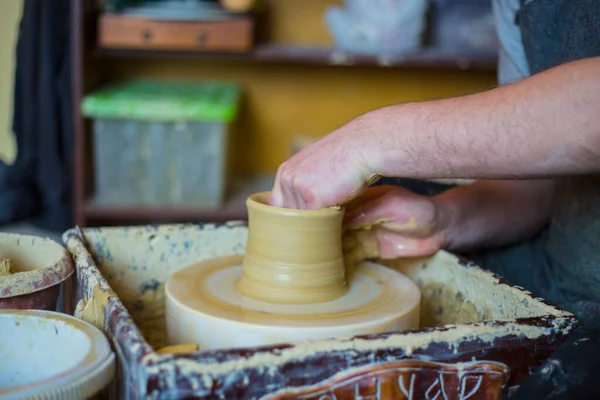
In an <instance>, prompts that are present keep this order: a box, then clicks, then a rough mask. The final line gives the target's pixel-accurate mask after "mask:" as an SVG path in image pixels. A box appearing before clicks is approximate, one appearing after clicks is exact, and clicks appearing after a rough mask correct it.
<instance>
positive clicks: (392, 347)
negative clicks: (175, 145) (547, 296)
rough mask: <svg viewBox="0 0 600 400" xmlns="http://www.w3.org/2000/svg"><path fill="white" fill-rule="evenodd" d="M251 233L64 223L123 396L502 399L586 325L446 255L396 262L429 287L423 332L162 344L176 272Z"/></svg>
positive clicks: (239, 226)
mask: <svg viewBox="0 0 600 400" xmlns="http://www.w3.org/2000/svg"><path fill="white" fill-rule="evenodd" d="M246 237H247V228H246V226H245V225H244V224H243V223H233V222H232V223H228V224H224V225H212V224H210V225H201V226H197V225H165V226H145V227H131V228H88V229H84V230H78V229H73V230H69V231H67V232H65V234H64V236H63V239H64V241H65V243H66V245H67V248H68V249H69V251H70V253H71V254H72V256H73V258H74V260H75V262H76V266H77V279H78V299H79V302H78V304H77V309H76V312H75V314H76V315H77V316H78V317H80V318H83V319H84V320H86V321H88V322H91V323H93V324H95V325H96V326H98V327H99V328H101V329H103V330H104V332H105V333H106V334H107V336H108V337H109V339H110V340H111V342H112V344H113V345H114V348H115V351H116V353H117V355H118V360H119V367H118V376H117V379H116V380H115V383H114V384H113V386H112V387H111V389H110V390H111V391H112V392H113V395H114V398H119V399H140V398H156V399H177V398H206V399H240V398H243V399H254V398H263V399H322V400H324V399H329V400H331V399H354V398H373V399H377V398H381V399H383V398H394V399H415V400H416V399H463V400H466V399H471V400H475V399H480V400H481V399H499V398H501V396H502V395H503V394H506V391H507V388H509V387H511V386H513V387H514V386H515V385H519V383H520V382H521V381H522V379H523V378H525V377H527V376H528V375H529V374H530V373H531V371H532V370H533V369H534V368H535V367H537V366H539V365H540V364H541V363H542V362H543V361H544V360H545V359H547V358H548V357H549V355H550V354H551V352H552V351H553V350H554V349H555V348H556V347H557V346H558V345H559V344H560V343H561V342H562V341H563V340H564V339H565V338H566V335H567V334H568V333H569V332H570V331H571V330H572V329H573V328H574V327H575V325H576V324H577V321H576V319H575V318H574V317H573V315H571V314H570V313H567V312H565V311H562V310H560V309H557V308H556V307H553V306H552V305H549V304H547V303H546V302H545V301H544V300H542V299H538V298H534V297H532V296H531V294H530V293H528V292H526V291H524V290H523V289H522V288H519V287H516V286H512V285H510V284H508V283H506V282H504V281H502V280H501V279H499V278H497V277H495V276H494V275H492V274H490V273H488V272H486V271H484V270H482V269H480V268H478V267H477V266H475V265H472V264H469V263H468V262H466V261H464V260H461V259H459V258H457V257H455V256H453V255H451V254H449V253H446V252H439V253H438V254H436V255H435V256H433V257H430V258H423V259H410V260H396V261H394V262H390V263H387V264H388V265H389V266H390V267H392V268H397V269H398V270H400V271H402V272H403V273H405V274H406V275H407V276H408V277H409V278H411V279H412V280H413V281H414V282H416V283H417V284H418V286H419V287H420V289H421V292H422V309H421V324H422V326H421V328H420V329H419V330H416V331H410V332H399V333H388V334H380V335H369V336H363V337H354V338H338V339H331V340H319V341H314V342H304V343H295V344H283V345H278V346H271V347H264V348H252V349H236V350H222V351H211V352H202V351H199V352H193V353H175V354H165V353H158V352H156V351H155V350H157V349H159V348H161V347H163V346H164V345H165V332H164V326H165V316H164V284H165V281H166V280H167V277H168V276H170V275H171V274H172V273H173V272H174V271H176V270H178V269H180V268H184V267H186V266H189V265H190V264H192V263H196V262H198V261H202V260H207V259H211V258H215V257H220V256H225V255H230V254H243V252H244V249H245V242H246ZM224 334H227V333H226V332H224ZM369 396H370V397H369Z"/></svg>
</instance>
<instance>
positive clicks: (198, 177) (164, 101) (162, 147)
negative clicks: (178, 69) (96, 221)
mask: <svg viewBox="0 0 600 400" xmlns="http://www.w3.org/2000/svg"><path fill="white" fill-rule="evenodd" d="M239 99H240V89H239V87H238V86H237V85H235V84H231V83H224V82H202V83H190V82H156V81H132V82H125V83H123V84H114V85H109V86H106V87H104V88H101V89H99V90H98V91H96V92H93V93H91V94H89V95H87V96H85V98H84V99H83V102H82V111H83V114H84V115H85V116H87V117H89V118H91V119H92V120H93V144H94V179H95V182H94V183H95V184H94V202H95V203H96V204H98V205H103V206H186V207H201V208H205V207H218V206H220V205H222V204H223V202H224V197H225V188H226V181H227V171H226V166H227V160H226V154H227V146H228V142H229V128H230V126H231V123H232V122H233V121H235V119H236V117H237V112H238V104H239Z"/></svg>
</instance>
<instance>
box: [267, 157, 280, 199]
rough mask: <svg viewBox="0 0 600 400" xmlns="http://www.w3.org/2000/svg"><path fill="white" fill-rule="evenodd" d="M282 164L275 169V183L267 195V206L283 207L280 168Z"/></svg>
mask: <svg viewBox="0 0 600 400" xmlns="http://www.w3.org/2000/svg"><path fill="white" fill-rule="evenodd" d="M282 167H283V164H281V165H280V166H279V168H277V175H275V183H274V184H273V189H271V194H270V195H269V205H270V206H274V207H283V196H282V193H281V180H280V176H281V168H282Z"/></svg>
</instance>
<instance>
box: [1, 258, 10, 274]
mask: <svg viewBox="0 0 600 400" xmlns="http://www.w3.org/2000/svg"><path fill="white" fill-rule="evenodd" d="M5 275H10V258H3V259H2V260H0V276H5Z"/></svg>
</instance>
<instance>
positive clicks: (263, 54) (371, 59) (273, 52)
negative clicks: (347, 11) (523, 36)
mask: <svg viewBox="0 0 600 400" xmlns="http://www.w3.org/2000/svg"><path fill="white" fill-rule="evenodd" d="M96 56H98V57H106V58H184V59H185V58H198V59H210V58H212V59H224V60H232V61H248V62H260V63H290V64H308V65H331V66H370V67H388V68H389V67H397V68H398V67H402V68H438V69H459V70H482V71H494V70H495V69H496V64H497V57H496V55H495V54H485V53H481V54H459V53H453V52H449V51H444V50H440V49H434V48H431V49H424V50H422V51H420V52H418V53H412V54H404V55H390V56H384V55H381V56H378V55H363V54H352V53H347V52H342V51H337V50H332V49H328V48H318V47H300V46H286V45H271V44H267V45H259V46H258V47H256V48H255V49H254V50H253V51H251V52H248V53H208V52H202V51H198V52H192V51H159V50H150V49H148V50H146V49H112V48H110V49H109V48H98V49H96Z"/></svg>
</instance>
